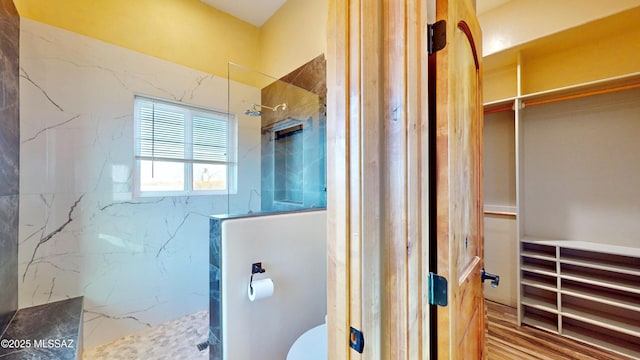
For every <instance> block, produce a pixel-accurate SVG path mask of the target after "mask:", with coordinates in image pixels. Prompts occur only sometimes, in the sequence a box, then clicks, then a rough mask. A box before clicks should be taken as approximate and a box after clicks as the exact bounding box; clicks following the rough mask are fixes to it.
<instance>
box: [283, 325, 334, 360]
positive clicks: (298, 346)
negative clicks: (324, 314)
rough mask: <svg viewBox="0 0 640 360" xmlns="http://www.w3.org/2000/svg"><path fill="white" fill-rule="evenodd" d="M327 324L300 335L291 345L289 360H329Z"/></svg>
mask: <svg viewBox="0 0 640 360" xmlns="http://www.w3.org/2000/svg"><path fill="white" fill-rule="evenodd" d="M327 340H328V339H327V323H326V321H325V323H324V324H321V325H318V326H316V327H314V328H312V329H309V330H307V331H306V332H305V333H304V334H302V335H300V337H298V339H296V341H295V342H294V343H293V345H291V348H290V349H289V353H287V360H327V347H328V345H327Z"/></svg>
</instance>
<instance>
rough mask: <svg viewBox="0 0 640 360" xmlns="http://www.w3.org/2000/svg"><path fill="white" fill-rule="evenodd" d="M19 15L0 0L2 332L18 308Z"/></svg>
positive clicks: (0, 254)
mask: <svg viewBox="0 0 640 360" xmlns="http://www.w3.org/2000/svg"><path fill="white" fill-rule="evenodd" d="M19 39H20V17H19V16H18V12H17V11H16V8H15V6H14V5H13V1H12V0H0V288H1V289H2V292H0V334H1V333H2V332H3V331H4V329H5V327H6V325H7V324H8V322H9V320H10V319H11V317H12V316H13V314H14V313H15V311H16V310H17V308H18V202H19V196H18V189H19V185H20V180H19V161H20V142H19V141H20V114H19V111H20V107H19V102H20V99H19V97H20V94H19V93H20V91H19V81H18V77H19V66H20V65H19V60H20V58H19V46H20V45H19Z"/></svg>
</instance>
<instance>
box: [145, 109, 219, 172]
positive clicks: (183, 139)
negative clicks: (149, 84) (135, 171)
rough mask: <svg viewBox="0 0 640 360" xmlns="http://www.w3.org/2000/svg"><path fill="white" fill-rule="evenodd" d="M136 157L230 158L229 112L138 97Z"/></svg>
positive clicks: (216, 161)
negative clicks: (205, 109) (206, 109)
mask: <svg viewBox="0 0 640 360" xmlns="http://www.w3.org/2000/svg"><path fill="white" fill-rule="evenodd" d="M136 112H137V119H138V124H137V129H138V133H137V137H136V142H137V146H136V159H139V160H154V161H176V160H177V161H181V162H197V163H204V164H211V163H213V164H221V163H228V162H229V156H228V155H229V149H228V148H229V120H228V118H229V116H228V115H227V114H226V113H222V112H215V111H204V110H202V109H197V108H192V107H189V106H182V105H181V106H177V105H175V104H171V103H167V102H163V101H160V100H156V99H149V98H143V97H136Z"/></svg>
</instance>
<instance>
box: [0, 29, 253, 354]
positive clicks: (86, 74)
mask: <svg viewBox="0 0 640 360" xmlns="http://www.w3.org/2000/svg"><path fill="white" fill-rule="evenodd" d="M21 20H22V23H21V34H20V36H21V38H20V85H21V86H20V97H21V101H20V116H21V137H20V140H21V144H20V147H21V155H22V156H21V160H20V226H19V231H20V232H19V241H20V245H19V247H20V249H19V250H20V251H19V266H18V279H19V294H20V299H19V305H20V308H23V307H28V306H33V305H39V304H43V303H48V302H52V301H56V300H61V299H66V298H69V297H75V296H84V301H85V302H84V309H85V313H84V341H85V343H84V345H85V348H86V349H87V350H89V349H91V348H94V347H96V346H98V345H100V344H104V343H106V342H109V341H111V340H114V339H117V338H120V337H123V336H127V335H130V334H134V333H136V332H138V331H142V330H147V329H148V328H150V327H153V326H155V325H157V324H161V323H164V322H167V321H171V320H173V319H176V318H179V317H182V316H185V315H187V314H192V313H195V312H198V311H202V310H205V309H206V308H207V307H208V304H209V285H208V283H209V282H208V274H209V271H208V268H209V259H208V256H207V254H208V252H209V251H208V247H209V239H208V238H209V235H208V234H209V216H210V215H211V214H220V213H226V212H227V211H228V207H229V206H230V205H231V202H234V201H237V202H238V204H237V205H236V206H237V207H240V206H246V204H247V203H248V202H249V197H250V195H249V192H248V191H246V192H244V191H243V189H257V188H259V186H260V124H259V123H258V122H256V121H250V120H252V119H246V118H244V117H245V115H244V114H243V113H239V114H238V138H237V143H238V154H239V156H238V161H239V162H240V165H241V166H240V167H239V168H238V182H239V183H238V189H239V191H238V193H236V194H235V195H234V196H233V197H232V198H229V197H227V196H222V195H218V196H190V197H187V196H178V197H155V198H136V197H133V196H132V186H133V181H134V180H133V176H134V175H133V166H134V155H133V151H134V146H133V111H134V107H133V100H134V94H142V95H149V96H155V97H159V98H163V99H168V100H173V101H182V102H185V103H189V104H194V105H200V106H205V107H208V108H213V109H219V110H223V111H226V109H227V108H228V105H229V104H228V102H227V98H228V97H227V85H228V83H227V79H226V78H221V77H217V76H212V75H210V74H206V73H202V72H200V71H196V70H194V69H190V68H187V67H184V66H180V65H177V64H174V63H170V62H167V61H164V60H160V59H157V58H154V57H150V56H147V55H144V54H140V53H137V52H134V51H131V50H128V49H124V48H121V47H117V46H114V45H111V44H107V43H104V42H101V41H99V40H96V39H92V38H89V37H86V36H82V35H79V34H76V33H72V32H69V31H65V30H62V29H59V28H55V27H52V26H49V25H45V24H42V23H39V22H35V21H32V20H29V19H21ZM3 44H4V41H3ZM236 88H237V89H241V90H239V91H240V92H241V95H242V96H241V97H239V98H241V99H243V100H246V101H248V102H249V103H251V102H259V101H260V89H258V88H256V87H252V86H247V85H243V84H237V85H236ZM234 101H235V99H231V104H230V105H232V106H234V108H241V109H246V104H234ZM3 134H4V131H3ZM2 208H4V207H2ZM3 289H4V286H3ZM3 292H4V291H3Z"/></svg>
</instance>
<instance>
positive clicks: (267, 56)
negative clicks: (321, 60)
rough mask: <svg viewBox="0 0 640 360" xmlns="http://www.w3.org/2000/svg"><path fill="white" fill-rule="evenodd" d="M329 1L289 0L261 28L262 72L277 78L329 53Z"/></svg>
mask: <svg viewBox="0 0 640 360" xmlns="http://www.w3.org/2000/svg"><path fill="white" fill-rule="evenodd" d="M328 8H329V3H328V1H327V0H288V1H287V2H286V3H285V4H284V5H282V7H281V8H280V9H279V10H278V11H277V12H276V13H275V14H274V15H273V16H272V17H271V18H270V19H269V20H268V21H267V22H266V23H265V24H264V25H263V26H262V28H261V29H260V54H261V61H260V70H261V71H262V72H264V73H265V74H269V75H271V76H274V77H276V78H280V77H282V76H283V75H286V74H288V73H289V72H291V71H292V70H295V69H296V68H298V67H300V66H302V65H304V64H305V63H307V62H308V61H309V60H312V59H313V58H315V57H316V56H318V55H320V54H323V53H325V52H326V48H327V18H328Z"/></svg>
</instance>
